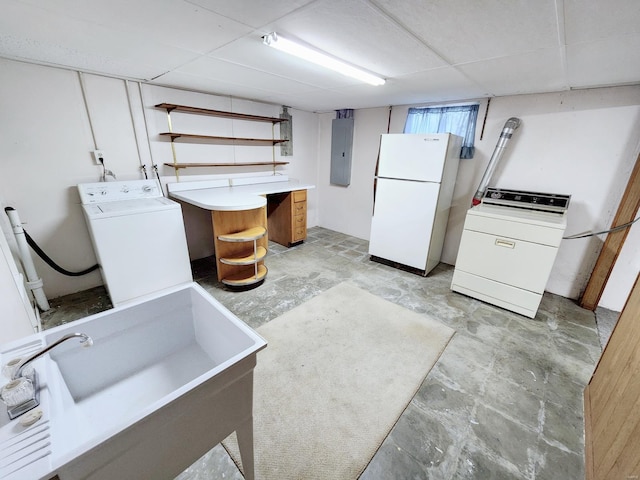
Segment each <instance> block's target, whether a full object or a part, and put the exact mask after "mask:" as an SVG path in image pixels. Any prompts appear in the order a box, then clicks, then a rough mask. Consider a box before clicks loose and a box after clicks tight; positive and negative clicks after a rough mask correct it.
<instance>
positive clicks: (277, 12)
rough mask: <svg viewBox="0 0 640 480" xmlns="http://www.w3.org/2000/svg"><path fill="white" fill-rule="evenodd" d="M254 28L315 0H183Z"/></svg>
mask: <svg viewBox="0 0 640 480" xmlns="http://www.w3.org/2000/svg"><path fill="white" fill-rule="evenodd" d="M185 1H187V2H188V3H191V4H193V5H199V6H201V7H203V8H206V9H208V10H210V11H212V12H216V13H219V14H221V15H224V16H225V17H227V18H230V19H234V20H235V21H237V22H240V23H243V24H245V25H250V26H252V27H254V28H258V27H261V26H262V25H265V24H267V23H271V22H273V21H275V20H277V19H278V18H280V17H283V16H284V15H286V14H288V13H291V12H293V11H295V10H297V9H298V8H300V7H303V6H304V5H307V4H309V3H313V2H314V1H315V0H233V1H229V0H185Z"/></svg>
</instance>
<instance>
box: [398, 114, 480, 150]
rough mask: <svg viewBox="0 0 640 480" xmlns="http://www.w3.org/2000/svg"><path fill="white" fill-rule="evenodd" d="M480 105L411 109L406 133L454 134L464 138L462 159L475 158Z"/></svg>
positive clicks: (405, 127) (405, 128) (405, 126)
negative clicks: (474, 144)
mask: <svg viewBox="0 0 640 480" xmlns="http://www.w3.org/2000/svg"><path fill="white" fill-rule="evenodd" d="M478 109H479V105H477V104H476V105H461V106H455V107H425V108H410V109H409V113H408V115H407V121H406V123H405V125H404V133H453V134H455V135H459V136H461V137H462V138H463V140H462V149H461V151H460V158H473V154H474V151H475V148H474V146H473V142H474V139H475V136H476V121H477V119H478Z"/></svg>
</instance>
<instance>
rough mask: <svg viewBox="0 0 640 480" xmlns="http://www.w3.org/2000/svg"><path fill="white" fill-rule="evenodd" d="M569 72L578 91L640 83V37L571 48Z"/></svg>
mask: <svg viewBox="0 0 640 480" xmlns="http://www.w3.org/2000/svg"><path fill="white" fill-rule="evenodd" d="M620 44H624V45H625V48H618V46H619V45H620ZM567 70H568V78H569V84H570V85H571V87H574V88H579V87H595V86H604V85H615V84H624V83H633V82H638V81H639V80H640V34H636V35H625V36H624V37H616V38H610V39H607V40H601V41H595V42H589V43H580V44H577V45H569V46H567Z"/></svg>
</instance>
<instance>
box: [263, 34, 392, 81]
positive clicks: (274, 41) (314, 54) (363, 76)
mask: <svg viewBox="0 0 640 480" xmlns="http://www.w3.org/2000/svg"><path fill="white" fill-rule="evenodd" d="M262 42H263V43H264V44H265V45H268V46H270V47H273V48H276V49H278V50H280V51H282V52H286V53H289V54H291V55H295V56H296V57H299V58H302V59H303V60H306V61H308V62H312V63H315V64H316V65H320V66H322V67H325V68H329V69H331V70H333V71H336V72H338V73H341V74H343V75H346V76H348V77H352V78H356V79H358V80H361V81H363V82H366V83H369V84H371V85H384V83H385V80H384V78H380V77H377V76H376V75H372V74H371V73H369V72H365V71H364V70H360V69H359V68H356V67H353V66H351V65H349V64H347V63H345V62H343V61H341V60H338V59H336V58H333V57H330V56H328V55H326V54H324V53H321V52H319V51H317V50H313V49H311V48H309V47H305V46H303V45H300V44H299V43H296V42H293V41H291V40H288V39H286V38H283V37H282V36H280V35H278V34H276V32H273V33H270V34H268V35H265V36H264V37H262Z"/></svg>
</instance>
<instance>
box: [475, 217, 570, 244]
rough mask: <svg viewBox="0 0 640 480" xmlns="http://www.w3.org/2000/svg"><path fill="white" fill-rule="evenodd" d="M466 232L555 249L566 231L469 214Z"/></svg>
mask: <svg viewBox="0 0 640 480" xmlns="http://www.w3.org/2000/svg"><path fill="white" fill-rule="evenodd" d="M464 229H465V230H473V231H475V232H481V233H489V234H494V235H499V236H504V237H509V238H515V239H518V240H525V241H528V242H534V243H541V244H543V245H550V246H553V247H558V246H560V242H561V241H562V235H563V234H564V229H561V228H552V227H544V226H541V225H535V224H531V223H525V222H517V221H513V220H503V219H500V218H491V217H485V216H481V215H473V214H470V213H469V214H467V218H466V219H465V222H464Z"/></svg>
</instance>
